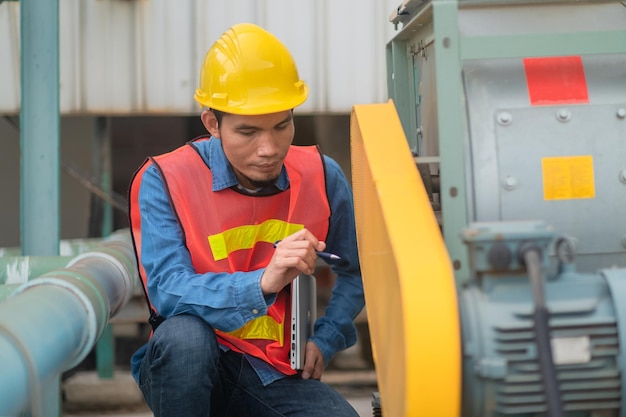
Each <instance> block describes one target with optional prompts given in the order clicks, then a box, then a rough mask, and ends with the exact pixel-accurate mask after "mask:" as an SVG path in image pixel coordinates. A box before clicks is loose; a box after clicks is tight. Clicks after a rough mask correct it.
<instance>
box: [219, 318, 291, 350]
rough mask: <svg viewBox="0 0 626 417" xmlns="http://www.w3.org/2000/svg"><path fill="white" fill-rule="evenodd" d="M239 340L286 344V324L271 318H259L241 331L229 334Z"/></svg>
mask: <svg viewBox="0 0 626 417" xmlns="http://www.w3.org/2000/svg"><path fill="white" fill-rule="evenodd" d="M228 334H229V335H232V336H235V337H238V338H239V339H266V340H271V341H274V342H278V343H280V345H281V346H283V343H284V342H285V324H284V323H277V322H276V320H274V319H273V318H271V317H270V316H261V317H257V318H256V319H254V320H250V321H249V322H247V323H246V324H244V325H243V326H242V327H240V328H239V329H237V330H235V331H232V332H228Z"/></svg>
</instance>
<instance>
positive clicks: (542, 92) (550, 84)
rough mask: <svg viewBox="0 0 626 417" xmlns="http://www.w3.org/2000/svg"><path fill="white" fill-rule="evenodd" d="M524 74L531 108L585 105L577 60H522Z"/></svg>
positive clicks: (581, 71)
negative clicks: (552, 105) (551, 105)
mask: <svg viewBox="0 0 626 417" xmlns="http://www.w3.org/2000/svg"><path fill="white" fill-rule="evenodd" d="M524 70H525V71H526V82H527V84H528V95H529V97H530V104H531V105H533V106H542V105H549V104H563V103H588V102H589V95H588V93H587V81H586V80H585V70H584V68H583V61H582V58H581V57H580V56H562V57H549V58H524Z"/></svg>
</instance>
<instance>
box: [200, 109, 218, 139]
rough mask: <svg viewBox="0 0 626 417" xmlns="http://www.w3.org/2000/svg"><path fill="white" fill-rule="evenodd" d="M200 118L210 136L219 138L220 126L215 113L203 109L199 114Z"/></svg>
mask: <svg viewBox="0 0 626 417" xmlns="http://www.w3.org/2000/svg"><path fill="white" fill-rule="evenodd" d="M200 119H201V120H202V124H203V125H204V127H205V129H206V130H207V131H208V132H209V133H210V134H211V136H213V137H215V138H218V139H219V137H220V128H219V123H218V122H217V118H216V117H215V114H214V113H213V112H212V111H211V110H203V111H202V114H201V115H200Z"/></svg>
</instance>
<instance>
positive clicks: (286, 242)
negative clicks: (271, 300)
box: [261, 229, 326, 295]
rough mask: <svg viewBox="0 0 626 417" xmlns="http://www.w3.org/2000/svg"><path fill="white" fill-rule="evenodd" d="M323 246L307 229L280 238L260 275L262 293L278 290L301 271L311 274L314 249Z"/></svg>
mask: <svg viewBox="0 0 626 417" xmlns="http://www.w3.org/2000/svg"><path fill="white" fill-rule="evenodd" d="M325 248H326V243H324V242H320V241H319V240H317V238H316V237H315V236H313V233H311V232H309V231H308V230H307V229H302V230H300V231H298V232H296V233H294V234H292V235H291V236H287V237H286V238H284V239H283V240H281V241H280V242H279V243H278V244H277V245H276V250H275V251H274V256H272V259H271V260H270V263H269V264H268V265H267V267H266V268H265V272H264V273H263V276H262V277H261V290H262V291H263V294H265V295H267V294H273V293H277V292H279V291H280V290H282V289H283V288H284V287H285V286H286V285H287V284H289V283H290V282H291V281H293V280H294V279H295V278H296V277H297V276H298V275H299V274H301V273H303V274H308V275H311V274H313V271H314V270H315V263H316V260H317V254H316V253H315V251H323V250H324V249H325Z"/></svg>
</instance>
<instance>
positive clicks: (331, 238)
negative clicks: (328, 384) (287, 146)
mask: <svg viewBox="0 0 626 417" xmlns="http://www.w3.org/2000/svg"><path fill="white" fill-rule="evenodd" d="M325 163H326V173H327V182H326V183H327V193H328V198H329V201H330V205H331V213H332V214H331V218H330V227H329V232H328V237H327V239H326V251H328V252H331V253H335V254H338V255H339V256H341V257H342V259H344V260H346V261H347V265H342V266H333V267H332V270H333V272H335V273H336V274H337V279H336V281H335V285H334V287H333V290H332V295H331V298H330V301H329V303H328V306H327V307H326V312H325V315H324V316H323V317H321V318H319V319H318V320H317V322H316V323H315V331H314V335H313V337H312V338H311V341H312V342H313V343H315V345H316V346H317V347H318V348H319V350H320V351H321V353H322V355H323V358H324V366H325V365H328V363H329V362H330V360H331V358H332V357H333V356H334V355H335V353H336V352H338V351H341V350H343V349H346V348H348V347H350V346H352V345H353V344H354V343H356V339H357V332H356V327H355V325H354V319H355V318H356V316H357V315H358V314H359V313H360V312H361V310H362V309H363V307H364V306H365V300H364V296H363V282H362V280H361V268H360V265H359V257H358V250H357V242H356V227H355V220H354V203H353V199H352V189H351V188H350V185H349V183H348V180H347V179H346V177H345V175H344V174H343V171H341V168H340V167H339V165H338V164H337V163H336V162H335V161H334V160H332V159H330V158H328V157H325Z"/></svg>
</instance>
